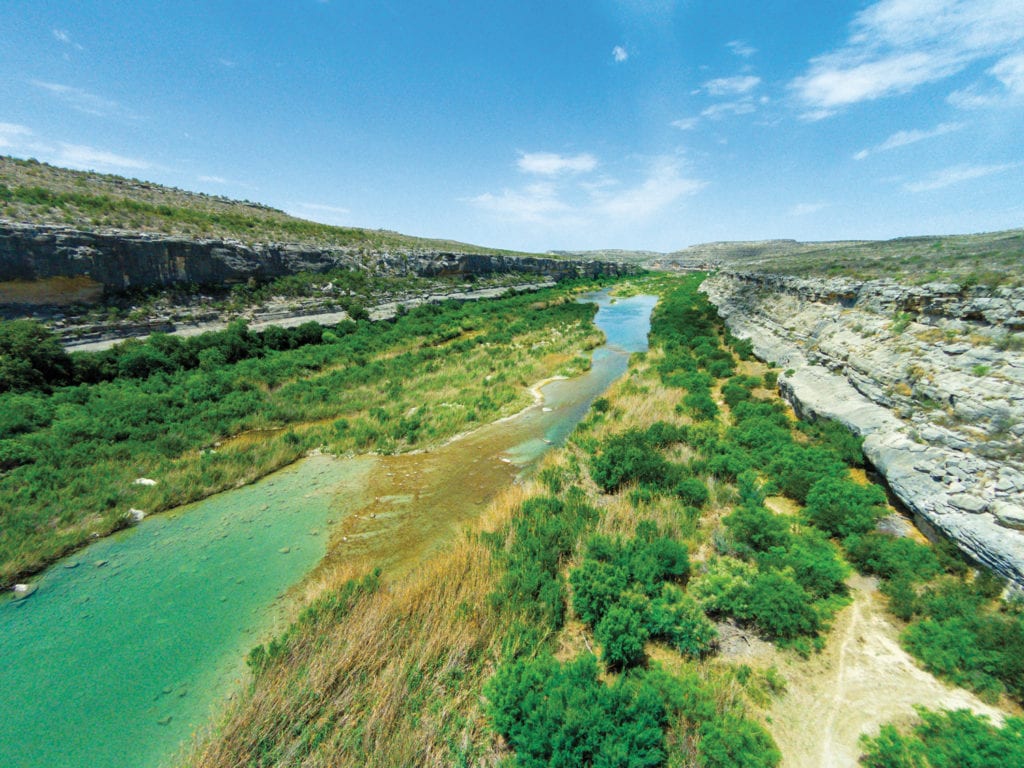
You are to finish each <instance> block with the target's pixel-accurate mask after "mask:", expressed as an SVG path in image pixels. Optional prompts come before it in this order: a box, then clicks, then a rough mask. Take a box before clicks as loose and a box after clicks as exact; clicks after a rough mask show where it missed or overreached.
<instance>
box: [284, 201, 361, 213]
mask: <svg viewBox="0 0 1024 768" xmlns="http://www.w3.org/2000/svg"><path fill="white" fill-rule="evenodd" d="M296 205H297V206H298V207H299V208H303V209H305V210H307V211H321V212H323V213H333V214H336V215H338V216H348V215H349V214H350V213H352V211H351V209H349V208H344V207H342V206H340V205H325V204H323V203H297V204H296Z"/></svg>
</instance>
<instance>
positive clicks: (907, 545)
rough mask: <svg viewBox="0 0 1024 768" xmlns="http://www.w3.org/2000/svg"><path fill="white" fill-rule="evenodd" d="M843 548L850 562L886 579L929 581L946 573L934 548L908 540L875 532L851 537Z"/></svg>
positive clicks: (864, 570) (844, 543) (865, 571)
mask: <svg viewBox="0 0 1024 768" xmlns="http://www.w3.org/2000/svg"><path fill="white" fill-rule="evenodd" d="M843 546H844V548H845V549H846V553H847V556H848V557H849V559H850V561H851V562H852V563H853V564H854V565H856V566H857V568H859V569H860V570H861V571H862V572H863V573H870V574H873V575H875V576H881V577H882V578H883V579H910V580H912V581H928V580H929V579H931V578H933V577H935V576H938V575H939V573H940V572H941V570H942V567H941V566H940V564H939V559H938V557H936V555H935V552H934V551H933V550H932V548H931V547H929V546H927V545H925V544H919V543H918V542H916V541H914V540H912V539H908V538H901V537H896V536H889V535H887V534H884V533H875V532H871V533H868V534H866V535H864V536H850V537H848V538H847V539H846V540H845V541H844V542H843Z"/></svg>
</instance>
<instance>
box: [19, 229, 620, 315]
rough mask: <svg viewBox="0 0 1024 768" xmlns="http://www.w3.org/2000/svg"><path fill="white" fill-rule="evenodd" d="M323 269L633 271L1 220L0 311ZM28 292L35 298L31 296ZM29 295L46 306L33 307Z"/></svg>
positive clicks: (584, 263)
mask: <svg viewBox="0 0 1024 768" xmlns="http://www.w3.org/2000/svg"><path fill="white" fill-rule="evenodd" d="M332 269H362V270H369V271H372V272H373V273H375V274H388V275H417V276H420V277H437V276H447V275H480V274H491V273H496V272H497V273H506V272H518V273H524V274H534V275H545V276H548V277H551V278H553V279H556V280H561V279H563V278H567V277H596V276H599V275H617V274H623V273H627V272H631V271H633V270H635V268H633V267H629V266H626V265H622V264H618V263H615V262H608V261H595V260H578V259H577V260H570V259H564V260H563V259H548V258H541V257H529V256H523V257H517V256H506V255H501V254H485V253H458V252H441V251H422V250H415V249H392V250H380V251H367V250H366V249H359V248H345V247H322V248H319V247H314V246H308V245H295V244H288V243H261V244H256V245H246V244H244V243H242V242H239V241H237V240H216V239H197V238H186V237H176V236H168V235H159V234H150V233H137V232H127V231H121V230H100V231H95V232H86V231H81V230H76V229H70V228H66V227H53V226H45V225H38V224H17V223H13V222H8V221H0V304H12V303H18V304H31V303H60V302H57V301H54V299H55V298H60V296H61V294H62V291H63V292H65V293H66V294H67V297H68V298H69V300H70V301H75V300H82V299H89V298H93V299H95V298H98V297H99V296H100V295H102V294H104V293H108V294H109V293H110V292H118V291H124V290H127V289H134V288H159V287H169V286H172V285H181V284H184V285H188V284H192V285H198V286H203V285H217V286H224V285H230V284H232V283H244V282H246V281H249V280H250V279H252V280H256V281H265V280H270V279H273V278H276V277H282V276H284V275H290V274H295V273H297V272H325V271H328V270H332ZM32 286H36V287H38V288H39V289H40V290H38V291H33V290H31V288H32ZM90 289H92V290H91V291H90ZM37 295H38V296H43V297H45V298H44V299H43V300H42V301H34V300H33V297H34V296H37Z"/></svg>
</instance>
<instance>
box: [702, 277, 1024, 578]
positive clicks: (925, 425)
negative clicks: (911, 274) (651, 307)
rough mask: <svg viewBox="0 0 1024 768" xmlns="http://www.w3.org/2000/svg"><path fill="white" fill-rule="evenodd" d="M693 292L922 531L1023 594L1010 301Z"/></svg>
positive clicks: (839, 285) (828, 285)
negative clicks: (926, 528)
mask: <svg viewBox="0 0 1024 768" xmlns="http://www.w3.org/2000/svg"><path fill="white" fill-rule="evenodd" d="M704 290H705V291H706V292H707V294H708V296H709V298H710V299H711V301H712V302H714V303H715V304H716V305H717V306H718V310H719V313H720V314H721V315H722V316H723V317H724V318H725V320H726V322H727V324H728V325H729V327H730V329H731V330H732V332H733V333H734V334H735V335H737V336H740V337H744V338H749V339H750V340H751V341H752V342H753V344H754V349H755V351H756V353H757V354H758V356H759V357H761V358H762V359H765V360H769V361H773V362H775V363H776V364H777V365H778V366H779V367H781V368H783V369H785V371H786V372H785V373H784V374H783V375H781V376H780V377H779V386H780V388H781V391H782V393H783V395H784V397H786V399H787V400H789V401H790V402H791V403H792V404H793V406H794V408H795V409H796V410H797V412H798V413H800V414H801V415H802V416H805V417H807V418H811V419H813V418H816V417H819V416H821V417H828V418H833V419H837V420H839V421H841V422H843V423H844V424H846V425H847V426H848V427H850V428H851V429H853V430H855V431H856V432H858V433H859V434H861V435H864V436H865V438H866V439H865V442H864V452H865V455H866V456H867V458H868V460H869V461H870V462H871V463H872V464H873V465H874V466H875V468H876V469H877V470H878V471H879V472H880V473H881V474H883V475H884V476H885V477H886V479H887V481H888V483H889V485H890V487H891V488H892V490H893V492H894V493H895V494H896V495H897V496H898V497H899V498H900V500H901V501H902V502H903V503H904V504H905V505H906V506H907V507H908V508H909V509H910V510H912V511H913V512H914V513H915V515H917V516H918V517H919V519H920V520H922V521H923V522H924V523H926V525H931V526H933V527H934V528H936V529H938V530H940V531H942V532H943V533H945V534H946V535H948V536H950V537H951V538H952V539H953V540H954V541H956V543H957V544H958V545H959V546H960V548H961V549H962V550H963V551H964V552H965V553H967V554H968V555H969V556H970V557H972V558H974V559H975V560H977V561H978V562H981V563H984V564H986V565H988V566H990V567H992V568H993V569H994V570H996V571H997V572H999V573H1001V574H1002V575H1004V576H1006V577H1008V578H1010V579H1012V580H1013V581H1014V582H1016V583H1017V584H1018V585H1019V586H1021V587H1024V450H1022V448H1024V445H1022V438H1024V333H1021V331H1022V330H1024V289H1021V288H1002V289H996V290H987V289H983V288H979V287H965V286H961V285H955V284H952V283H941V284H939V283H934V284H929V285H921V286H908V285H901V284H898V283H895V282H893V281H891V280H874V281H868V282H858V281H854V280H847V279H836V280H804V279H799V278H793V277H784V276H780V275H772V274H764V273H739V272H722V273H719V274H718V275H715V276H714V277H712V278H710V279H709V280H707V281H706V282H705V284H704Z"/></svg>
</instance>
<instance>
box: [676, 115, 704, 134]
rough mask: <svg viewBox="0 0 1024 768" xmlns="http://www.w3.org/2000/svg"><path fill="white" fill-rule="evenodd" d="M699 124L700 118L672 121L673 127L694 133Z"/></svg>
mask: <svg viewBox="0 0 1024 768" xmlns="http://www.w3.org/2000/svg"><path fill="white" fill-rule="evenodd" d="M699 123H700V118H699V117H681V118H680V119H678V120H673V121H672V125H673V126H675V127H676V128H679V129H680V130H683V131H692V130H693V129H694V128H696V127H697V125H698V124H699Z"/></svg>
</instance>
